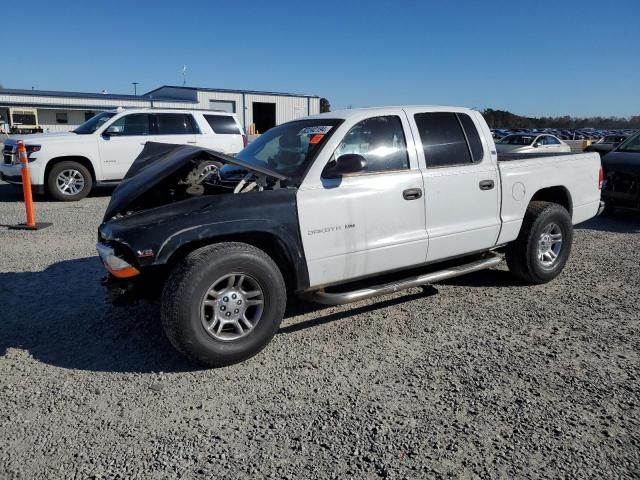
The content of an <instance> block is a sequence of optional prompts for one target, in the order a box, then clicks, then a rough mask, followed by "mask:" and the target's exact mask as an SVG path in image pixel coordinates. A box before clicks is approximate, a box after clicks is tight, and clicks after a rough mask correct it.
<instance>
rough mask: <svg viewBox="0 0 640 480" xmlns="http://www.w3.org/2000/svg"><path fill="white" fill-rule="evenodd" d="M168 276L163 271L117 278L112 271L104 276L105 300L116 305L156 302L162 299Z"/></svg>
mask: <svg viewBox="0 0 640 480" xmlns="http://www.w3.org/2000/svg"><path fill="white" fill-rule="evenodd" d="M165 279H166V276H165V275H162V273H161V272H155V273H153V274H148V273H147V274H145V273H143V274H141V275H139V276H137V277H132V278H116V277H114V276H113V275H111V274H110V273H109V274H107V275H106V276H105V277H103V278H102V281H101V283H102V286H103V287H104V288H105V300H106V301H107V302H109V303H111V304H112V305H115V306H125V305H134V304H136V303H140V302H145V303H154V302H157V301H158V300H159V299H160V295H161V294H162V287H163V286H164V282H165Z"/></svg>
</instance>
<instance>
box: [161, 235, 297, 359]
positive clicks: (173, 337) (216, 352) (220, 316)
mask: <svg viewBox="0 0 640 480" xmlns="http://www.w3.org/2000/svg"><path fill="white" fill-rule="evenodd" d="M285 305H286V289H285V284H284V280H283V279H282V275H281V273H280V270H279V269H278V267H277V265H276V264H275V263H274V261H273V260H272V259H271V258H270V257H269V256H268V255H267V254H265V253H264V252H263V251H262V250H259V249H257V248H255V247H253V246H251V245H247V244H244V243H220V244H216V245H210V246H207V247H203V248H200V249H198V250H195V251H194V252H192V253H190V254H189V255H188V256H187V257H186V258H185V260H184V261H183V262H181V264H180V265H178V266H177V267H176V268H175V269H174V270H173V272H172V273H171V274H170V275H169V278H168V280H167V283H166V284H165V287H164V290H163V293H162V306H161V317H162V325H163V327H164V330H165V332H166V334H167V337H168V338H169V340H170V341H171V343H172V344H173V346H174V347H175V348H176V349H177V350H178V351H180V352H181V353H183V354H184V355H186V356H187V357H188V358H190V359H191V360H193V361H195V362H197V363H200V364H202V365H205V366H209V367H220V366H224V365H230V364H232V363H237V362H241V361H243V360H246V359H248V358H250V357H252V356H253V355H255V354H256V353H258V352H260V351H261V350H262V349H263V348H264V347H265V346H266V345H267V344H268V343H269V342H270V341H271V339H272V338H273V336H274V335H275V333H276V331H277V330H278V327H279V326H280V322H281V321H282V317H283V315H284V309H285Z"/></svg>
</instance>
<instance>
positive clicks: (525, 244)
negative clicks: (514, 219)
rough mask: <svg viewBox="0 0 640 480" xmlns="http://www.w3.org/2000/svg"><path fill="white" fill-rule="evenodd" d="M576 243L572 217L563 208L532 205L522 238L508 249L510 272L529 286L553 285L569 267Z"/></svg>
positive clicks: (528, 210) (538, 204)
mask: <svg viewBox="0 0 640 480" xmlns="http://www.w3.org/2000/svg"><path fill="white" fill-rule="evenodd" d="M572 241H573V225H572V223H571V216H570V215H569V212H567V210H566V209H565V208H564V207H563V206H561V205H558V204H556V203H548V202H531V204H530V205H529V207H528V208H527V212H526V214H525V217H524V221H523V223H522V227H521V229H520V234H519V235H518V238H517V239H516V240H515V241H514V242H512V243H511V244H509V246H508V247H507V252H506V257H507V265H508V266H509V270H510V271H511V272H512V273H513V274H515V275H516V276H518V277H519V278H521V279H522V280H524V281H525V282H528V283H538V284H539V283H546V282H549V281H551V280H553V279H554V278H556V277H557V276H558V275H559V274H560V272H561V271H562V269H563V268H564V266H565V264H566V263H567V260H568V258H569V253H570V252H571V244H572Z"/></svg>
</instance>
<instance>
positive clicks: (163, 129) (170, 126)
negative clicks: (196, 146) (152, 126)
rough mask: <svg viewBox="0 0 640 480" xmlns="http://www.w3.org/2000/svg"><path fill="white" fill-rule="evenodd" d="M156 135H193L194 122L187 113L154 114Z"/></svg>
mask: <svg viewBox="0 0 640 480" xmlns="http://www.w3.org/2000/svg"><path fill="white" fill-rule="evenodd" d="M155 117H156V123H157V129H158V135H193V134H194V133H196V130H195V128H194V123H195V122H194V120H193V117H192V116H191V115H189V114H188V113H156V114H155Z"/></svg>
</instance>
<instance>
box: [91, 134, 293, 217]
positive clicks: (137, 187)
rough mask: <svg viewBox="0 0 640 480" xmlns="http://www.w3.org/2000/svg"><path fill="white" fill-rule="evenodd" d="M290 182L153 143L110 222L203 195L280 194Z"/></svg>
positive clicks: (117, 198)
mask: <svg viewBox="0 0 640 480" xmlns="http://www.w3.org/2000/svg"><path fill="white" fill-rule="evenodd" d="M287 180H288V178H287V177H286V176H284V175H282V174H280V173H278V172H276V171H274V170H270V169H268V168H264V167H259V166H256V165H252V164H249V163H247V162H244V161H242V160H240V159H237V158H235V157H231V156H229V155H225V154H223V153H220V152H215V151H213V150H209V149H206V148H201V147H195V146H190V145H171V144H165V143H155V142H147V143H146V145H145V148H144V150H143V151H142V152H141V153H140V155H139V156H138V158H137V159H136V161H135V162H134V163H133V164H132V165H131V168H130V169H129V171H128V172H127V174H126V176H125V177H124V179H123V180H122V182H121V183H120V185H118V187H117V188H116V189H115V191H114V192H113V195H112V197H111V201H110V202H109V205H108V207H107V210H106V212H105V215H104V221H108V220H110V219H112V218H118V217H120V216H123V215H127V214H130V213H134V212H136V211H140V210H147V209H150V208H155V207H159V206H162V205H167V204H171V203H175V202H179V201H182V200H187V199H189V198H193V197H198V196H201V195H212V194H220V193H246V192H250V191H253V190H257V191H262V190H265V189H268V190H270V189H274V188H280V187H281V182H286V181H287Z"/></svg>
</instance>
